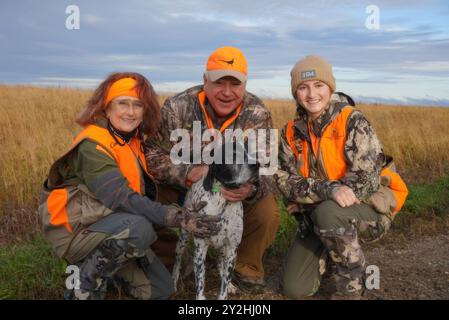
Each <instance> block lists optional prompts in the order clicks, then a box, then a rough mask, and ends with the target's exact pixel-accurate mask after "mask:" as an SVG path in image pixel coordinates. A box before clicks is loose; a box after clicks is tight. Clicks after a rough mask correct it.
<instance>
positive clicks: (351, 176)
mask: <svg viewBox="0 0 449 320" xmlns="http://www.w3.org/2000/svg"><path fill="white" fill-rule="evenodd" d="M346 135H347V138H346V143H345V150H344V152H345V157H346V164H347V170H346V175H345V176H344V177H343V178H342V179H340V181H341V182H342V183H343V184H345V185H347V186H349V187H350V188H351V189H352V190H353V191H354V193H355V195H356V196H357V198H359V199H360V200H367V199H368V198H369V197H370V196H371V195H372V194H373V193H374V192H376V191H377V190H378V189H379V183H380V171H381V170H382V166H383V164H384V161H385V160H384V159H385V157H384V153H383V151H382V146H381V144H380V142H379V139H378V138H377V136H376V134H375V132H374V130H373V128H372V126H371V125H370V123H369V122H368V120H367V119H366V118H365V117H364V116H363V114H362V113H361V112H360V111H357V110H356V111H354V112H353V113H352V114H351V116H350V117H349V119H348V123H347V127H346Z"/></svg>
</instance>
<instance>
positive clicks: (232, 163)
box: [203, 142, 259, 191]
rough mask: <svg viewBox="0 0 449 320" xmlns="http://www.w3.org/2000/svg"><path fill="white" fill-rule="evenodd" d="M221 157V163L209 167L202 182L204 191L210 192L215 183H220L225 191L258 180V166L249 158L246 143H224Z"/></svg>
mask: <svg viewBox="0 0 449 320" xmlns="http://www.w3.org/2000/svg"><path fill="white" fill-rule="evenodd" d="M221 155H222V157H221V158H222V161H221V163H212V164H211V165H209V171H208V173H207V176H206V178H205V179H204V181H203V187H204V189H205V190H206V191H211V190H212V186H213V184H214V182H215V181H218V182H220V183H221V184H222V185H223V186H224V187H225V188H226V189H237V188H239V187H240V186H242V185H244V184H245V183H247V182H255V181H256V180H257V179H258V177H259V164H258V163H254V162H255V160H254V159H251V158H250V156H249V153H248V145H247V143H245V144H241V143H237V142H233V143H224V144H222V146H221ZM231 156H232V157H231ZM226 159H227V160H228V161H226ZM226 162H228V163H226Z"/></svg>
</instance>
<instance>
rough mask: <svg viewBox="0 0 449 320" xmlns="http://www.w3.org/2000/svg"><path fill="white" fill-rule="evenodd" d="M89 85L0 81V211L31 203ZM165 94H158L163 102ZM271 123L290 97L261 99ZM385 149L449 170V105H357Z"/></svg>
mask: <svg viewBox="0 0 449 320" xmlns="http://www.w3.org/2000/svg"><path fill="white" fill-rule="evenodd" d="M90 94H91V91H85V90H76V89H63V88H36V87H29V86H0V143H1V148H0V166H1V169H0V209H1V211H0V216H1V215H2V213H5V212H6V211H8V210H14V209H15V210H17V209H20V208H22V209H23V208H35V206H36V203H37V200H38V194H39V189H40V187H41V184H42V182H43V180H44V178H45V176H46V174H47V173H48V169H49V167H50V165H51V164H52V162H53V161H54V160H55V159H56V158H57V157H58V156H59V155H60V154H61V153H62V152H63V151H64V150H65V149H66V148H67V147H68V145H69V144H70V142H71V141H72V139H73V137H74V136H75V135H76V133H78V132H79V130H80V128H79V127H77V125H76V124H75V122H74V118H75V115H76V114H77V113H78V112H79V111H80V110H81V109H82V108H83V106H84V105H85V103H86V101H87V100H88V98H89V96H90ZM163 100H164V97H160V101H161V102H162V101H163ZM265 103H266V105H267V106H268V107H269V108H270V109H271V111H272V114H273V120H274V124H275V127H277V128H280V127H281V126H282V125H284V124H285V123H286V121H287V120H288V119H290V118H291V117H293V116H294V113H295V106H294V103H293V101H291V100H271V99H266V100H265ZM359 108H360V109H361V110H362V111H363V112H364V113H365V115H366V116H367V118H368V119H369V121H370V122H371V123H372V124H373V126H374V128H375V129H376V132H377V134H378V136H379V138H380V140H381V141H382V143H383V145H384V148H385V151H386V152H387V153H388V154H391V155H392V156H393V157H394V158H395V159H396V163H397V166H398V168H399V170H400V172H401V173H403V174H405V176H406V177H407V178H409V179H413V180H415V181H416V179H421V180H423V179H424V180H425V179H431V178H435V177H438V176H440V175H443V174H447V173H449V164H448V158H449V157H448V154H449V152H448V150H449V126H448V123H449V108H420V107H400V106H383V105H360V106H359Z"/></svg>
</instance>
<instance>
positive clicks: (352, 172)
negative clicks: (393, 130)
mask: <svg viewBox="0 0 449 320" xmlns="http://www.w3.org/2000/svg"><path fill="white" fill-rule="evenodd" d="M348 104H349V103H348V100H347V99H346V97H345V96H344V95H339V94H333V95H332V98H331V103H330V106H329V108H328V109H327V110H326V111H325V112H324V113H323V114H321V115H320V116H319V117H318V119H317V120H316V121H312V122H311V129H312V130H313V131H314V134H315V135H316V136H318V137H319V136H321V134H322V132H323V131H324V130H325V128H326V127H327V126H328V125H329V124H330V123H332V121H333V120H334V119H335V118H336V117H337V116H338V115H339V113H340V111H341V110H342V108H343V107H344V106H346V105H348ZM307 121H308V116H307V113H306V111H305V110H304V109H303V107H301V106H298V108H297V114H296V118H295V120H294V131H295V141H296V142H297V143H295V145H296V148H297V149H298V151H299V159H296V157H295V155H294V153H293V152H292V150H291V148H290V146H289V144H288V142H287V139H286V126H285V127H284V128H283V129H282V131H281V138H280V140H281V141H280V147H279V170H278V171H277V172H276V173H275V175H274V179H275V181H276V186H277V188H278V189H279V191H280V192H281V193H282V194H283V195H284V196H285V197H286V198H287V200H288V201H291V202H296V203H299V204H313V203H317V202H320V201H324V200H328V199H331V198H332V191H333V190H334V188H336V187H338V186H341V185H346V186H348V187H350V188H351V189H352V190H353V191H354V193H355V195H356V196H357V198H359V199H360V200H362V201H365V202H366V201H367V199H368V198H369V197H370V196H371V195H372V194H373V193H375V192H376V191H377V190H378V189H379V183H380V172H381V170H382V168H383V166H384V165H385V161H386V159H385V155H384V153H383V150H382V146H381V144H380V142H379V140H378V138H377V136H376V134H375V133H374V130H373V128H372V127H371V125H370V123H369V122H368V120H367V119H366V118H365V117H364V115H363V114H362V113H361V112H360V111H358V110H354V111H353V112H352V113H351V115H350V116H349V118H348V121H347V124H346V132H347V135H346V137H347V138H346V142H345V145H344V156H345V159H346V164H347V171H346V175H345V176H344V177H343V178H342V179H340V180H327V179H326V177H325V176H323V174H322V173H320V170H321V169H320V165H319V163H318V161H317V159H316V157H315V156H314V154H313V152H312V153H311V157H310V158H309V159H310V160H309V167H310V175H309V177H308V178H304V177H303V176H302V175H301V174H300V167H301V165H302V160H301V144H300V143H298V141H299V140H301V139H306V140H308V141H310V136H309V133H308V128H307Z"/></svg>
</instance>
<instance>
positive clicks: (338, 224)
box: [311, 200, 349, 230]
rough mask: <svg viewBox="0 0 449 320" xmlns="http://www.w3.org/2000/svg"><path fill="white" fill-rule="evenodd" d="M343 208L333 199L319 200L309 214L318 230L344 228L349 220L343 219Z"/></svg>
mask: <svg viewBox="0 0 449 320" xmlns="http://www.w3.org/2000/svg"><path fill="white" fill-rule="evenodd" d="M344 210H345V208H342V207H340V206H339V205H338V203H336V202H335V201H333V200H326V201H323V202H321V203H320V204H319V205H318V206H317V207H316V208H315V210H313V212H312V214H311V218H312V220H313V223H314V225H315V226H316V227H317V228H318V229H320V230H332V229H338V228H346V227H347V226H348V225H349V220H348V221H346V220H345V211H344Z"/></svg>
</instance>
